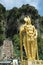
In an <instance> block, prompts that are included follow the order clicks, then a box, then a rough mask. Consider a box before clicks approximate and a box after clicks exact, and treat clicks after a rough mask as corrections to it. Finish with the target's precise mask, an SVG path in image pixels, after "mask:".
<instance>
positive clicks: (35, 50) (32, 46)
mask: <svg viewBox="0 0 43 65" xmlns="http://www.w3.org/2000/svg"><path fill="white" fill-rule="evenodd" d="M31 52H32V59H33V60H35V59H36V53H37V44H36V41H32V44H31Z"/></svg>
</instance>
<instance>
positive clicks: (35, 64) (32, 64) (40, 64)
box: [21, 60, 43, 65]
mask: <svg viewBox="0 0 43 65" xmlns="http://www.w3.org/2000/svg"><path fill="white" fill-rule="evenodd" d="M21 65H43V60H28V61H27V60H23V61H22V62H21Z"/></svg>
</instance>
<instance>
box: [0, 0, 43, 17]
mask: <svg viewBox="0 0 43 65" xmlns="http://www.w3.org/2000/svg"><path fill="white" fill-rule="evenodd" d="M0 3H1V4H3V5H4V7H6V9H7V10H10V9H12V8H13V7H18V8H19V7H21V6H22V5H23V4H24V5H25V4H30V5H32V6H34V7H35V8H36V9H37V10H38V13H39V14H40V15H41V16H43V0H0Z"/></svg>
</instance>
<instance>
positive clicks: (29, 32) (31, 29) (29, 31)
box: [25, 26, 33, 34]
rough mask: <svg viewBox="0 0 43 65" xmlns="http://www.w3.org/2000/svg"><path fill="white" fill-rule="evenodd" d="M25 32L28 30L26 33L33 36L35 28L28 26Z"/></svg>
mask: <svg viewBox="0 0 43 65" xmlns="http://www.w3.org/2000/svg"><path fill="white" fill-rule="evenodd" d="M25 30H26V33H28V34H33V27H32V26H26V28H25Z"/></svg>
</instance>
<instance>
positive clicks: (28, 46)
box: [27, 40, 32, 59]
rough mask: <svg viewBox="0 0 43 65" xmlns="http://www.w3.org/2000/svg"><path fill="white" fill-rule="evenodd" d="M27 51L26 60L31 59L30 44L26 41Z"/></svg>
mask: <svg viewBox="0 0 43 65" xmlns="http://www.w3.org/2000/svg"><path fill="white" fill-rule="evenodd" d="M27 50H28V59H31V58H32V57H31V43H30V41H29V40H28V41H27Z"/></svg>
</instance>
